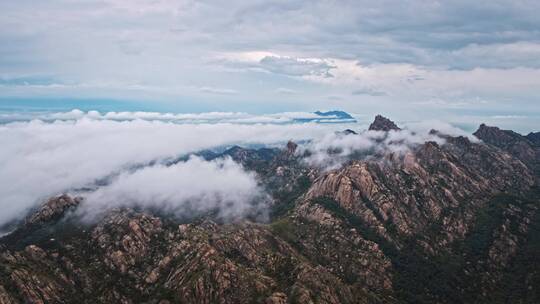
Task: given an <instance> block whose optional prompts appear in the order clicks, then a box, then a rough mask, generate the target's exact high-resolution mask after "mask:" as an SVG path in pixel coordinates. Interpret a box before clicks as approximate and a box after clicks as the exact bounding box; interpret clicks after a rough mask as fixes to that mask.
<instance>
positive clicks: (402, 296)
mask: <svg viewBox="0 0 540 304" xmlns="http://www.w3.org/2000/svg"><path fill="white" fill-rule="evenodd" d="M377 121H378V122H377ZM382 122H384V123H382ZM375 123H376V126H374V128H375V129H377V130H386V131H388V130H396V131H398V130H399V129H396V128H397V126H395V124H393V123H392V125H391V124H389V123H388V122H386V121H385V120H384V119H381V118H379V119H376V121H375V122H374V124H375ZM480 130H481V131H480ZM480 130H479V132H477V133H476V134H477V136H478V137H479V138H481V139H482V140H483V142H480V143H475V142H471V141H469V140H468V139H467V138H465V137H450V136H445V135H442V134H440V133H437V132H434V133H433V134H437V135H438V136H441V137H444V139H445V143H444V144H440V145H439V144H437V143H435V142H425V143H424V144H421V145H418V146H416V147H414V148H413V149H411V150H410V151H408V152H405V153H389V154H384V155H382V156H381V157H379V158H375V157H370V158H365V159H354V160H351V161H349V162H348V163H346V164H345V165H343V166H342V167H341V168H339V169H335V170H332V171H328V172H321V171H319V170H318V169H316V168H310V167H307V165H306V164H305V162H303V161H302V156H300V155H297V154H298V153H295V150H296V147H297V146H296V144H294V146H293V144H288V145H287V147H286V148H285V149H284V150H282V151H279V150H278V151H274V150H271V151H267V150H253V149H246V148H240V147H233V148H231V149H229V150H227V151H225V152H224V153H222V154H211V155H210V156H209V157H212V158H216V157H223V156H230V157H231V158H233V159H234V160H236V161H238V162H240V163H242V164H243V165H244V167H245V168H246V169H249V170H254V171H256V172H257V174H258V175H259V178H260V180H261V183H262V184H263V185H264V187H266V189H268V192H269V193H270V194H271V195H272V196H273V198H274V205H273V210H272V219H271V221H270V222H268V223H253V222H250V221H247V220H243V221H239V222H235V223H225V224H223V223H221V224H218V223H216V222H215V221H213V220H212V219H211V218H202V219H194V220H190V221H185V220H179V219H176V218H174V217H171V216H168V215H167V214H162V213H155V212H151V211H149V210H137V211H135V210H131V209H117V210H114V211H111V212H109V213H108V214H106V216H104V217H103V218H100V219H99V220H97V221H96V222H93V223H88V224H84V225H83V224H81V223H79V222H77V221H74V220H73V219H71V218H70V217H69V216H66V215H69V212H67V211H68V210H71V209H75V208H77V206H78V205H79V204H81V203H83V202H82V201H81V199H73V198H71V197H69V196H67V195H62V196H59V197H55V198H52V199H50V200H48V201H47V202H46V203H45V204H44V205H43V207H42V208H41V209H39V210H37V211H36V212H35V213H34V214H33V215H31V216H30V217H28V219H27V221H26V223H25V224H23V225H22V226H21V228H20V229H18V230H17V231H15V232H13V233H12V234H11V235H8V236H6V237H4V238H2V239H1V240H0V304H3V303H457V302H459V303H463V302H465V303H487V302H495V303H500V302H510V303H538V302H539V300H540V298H539V286H540V250H539V248H540V233H539V231H540V191H539V190H538V188H537V187H536V186H535V185H537V182H538V178H539V175H538V173H537V172H536V171H535V163H534V162H533V160H534V159H529V158H526V157H528V155H529V154H527V153H523V151H522V149H521V148H519V147H525V148H526V149H529V148H530V149H532V150H533V151H535V150H534V149H535V146H534V144H533V143H532V140H529V139H527V138H525V137H523V136H521V135H519V134H517V133H516V134H517V135H519V136H516V134H514V133H508V131H501V130H499V129H497V128H491V127H486V126H483V127H481V128H480ZM499 137H500V138H499ZM523 142H525V143H526V145H525V146H521V144H520V143H523ZM516 145H517V146H518V148H516ZM516 149H517V150H516ZM291 151H292V152H291Z"/></svg>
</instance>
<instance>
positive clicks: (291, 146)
mask: <svg viewBox="0 0 540 304" xmlns="http://www.w3.org/2000/svg"><path fill="white" fill-rule="evenodd" d="M297 147H298V145H297V144H296V143H295V142H294V141H292V140H289V142H287V154H288V155H292V154H294V152H295V151H296V148H297Z"/></svg>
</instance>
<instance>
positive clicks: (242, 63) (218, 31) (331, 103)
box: [0, 0, 540, 132]
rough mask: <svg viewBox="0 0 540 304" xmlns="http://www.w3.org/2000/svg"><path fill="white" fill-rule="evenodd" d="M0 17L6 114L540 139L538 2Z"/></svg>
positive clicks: (61, 1)
mask: <svg viewBox="0 0 540 304" xmlns="http://www.w3.org/2000/svg"><path fill="white" fill-rule="evenodd" d="M0 11H1V12H2V13H1V14H0V104H1V105H3V106H4V107H9V106H11V107H14V106H16V105H17V104H20V105H33V106H35V105H39V106H40V107H42V108H47V107H55V106H56V105H57V104H58V102H62V101H63V102H64V105H65V104H67V105H69V106H71V105H74V107H79V108H83V109H87V110H90V109H92V108H93V107H98V106H100V107H104V108H109V109H115V108H116V107H118V105H124V106H125V107H127V108H129V107H132V109H131V110H133V109H134V107H135V105H136V106H140V107H141V108H144V109H152V110H156V111H162V110H163V111H175V112H202V111H242V112H250V113H272V112H279V111H313V110H317V109H343V110H346V111H349V112H352V113H361V114H364V115H367V116H369V115H372V114H374V113H379V112H381V113H383V114H386V115H388V116H391V117H393V118H395V119H396V120H419V119H424V118H436V119H443V120H447V121H451V122H454V123H461V124H469V123H472V122H474V123H475V124H477V123H479V122H481V121H486V122H489V123H491V124H497V125H500V126H503V127H508V128H514V129H516V130H518V131H522V132H526V131H530V130H533V129H539V128H538V123H537V121H538V119H540V105H539V103H540V100H539V98H540V18H538V12H539V11H540V2H539V1H536V0H517V1H516V0H512V1H510V0H506V1H502V0H491V1H461V0H453V1H429V0H428V1H420V0H409V1H384V0H383V1H363V0H354V1H345V0H344V1H297V0H287V1H258V0H251V1H238V0H230V1H189V0H177V1H173V0H77V1H74V0H41V1H27V0H18V1H0ZM67 100H69V103H67V102H66V101H67ZM126 110H130V109H126Z"/></svg>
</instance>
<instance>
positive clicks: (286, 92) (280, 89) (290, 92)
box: [276, 88, 298, 95]
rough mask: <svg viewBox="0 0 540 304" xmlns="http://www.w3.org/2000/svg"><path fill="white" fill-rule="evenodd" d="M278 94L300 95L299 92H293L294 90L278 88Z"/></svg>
mask: <svg viewBox="0 0 540 304" xmlns="http://www.w3.org/2000/svg"><path fill="white" fill-rule="evenodd" d="M276 92H277V93H279V94H284V95H294V94H298V91H296V90H292V89H287V88H277V89H276Z"/></svg>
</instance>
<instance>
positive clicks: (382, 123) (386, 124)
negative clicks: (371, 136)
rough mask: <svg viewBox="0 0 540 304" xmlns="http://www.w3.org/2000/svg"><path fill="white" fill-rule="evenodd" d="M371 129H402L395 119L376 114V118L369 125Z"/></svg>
mask: <svg viewBox="0 0 540 304" xmlns="http://www.w3.org/2000/svg"><path fill="white" fill-rule="evenodd" d="M369 130H372V131H390V130H401V129H400V128H399V127H398V126H397V125H396V124H395V123H394V122H393V121H391V120H390V119H388V118H386V117H384V116H382V115H377V116H375V120H374V121H373V122H372V123H371V125H369Z"/></svg>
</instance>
